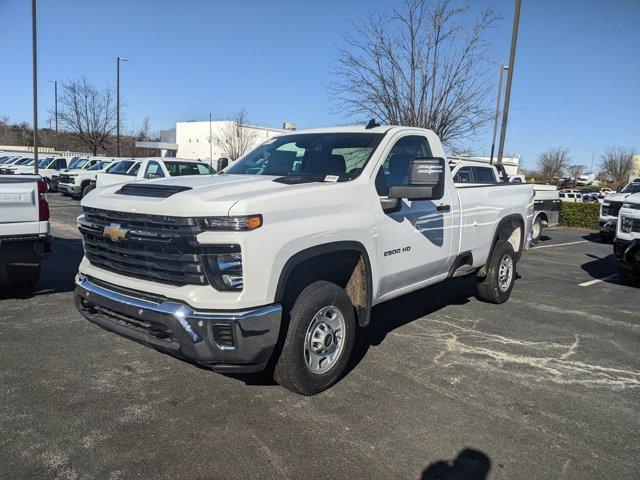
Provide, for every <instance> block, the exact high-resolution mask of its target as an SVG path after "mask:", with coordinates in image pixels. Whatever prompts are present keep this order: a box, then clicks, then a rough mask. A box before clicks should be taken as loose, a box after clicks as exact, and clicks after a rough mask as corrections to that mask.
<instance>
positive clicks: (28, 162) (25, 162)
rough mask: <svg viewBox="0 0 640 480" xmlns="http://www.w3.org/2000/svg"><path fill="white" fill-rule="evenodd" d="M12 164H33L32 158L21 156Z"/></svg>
mask: <svg viewBox="0 0 640 480" xmlns="http://www.w3.org/2000/svg"><path fill="white" fill-rule="evenodd" d="M14 165H33V158H21V159H20V160H18V161H17V162H16V163H14Z"/></svg>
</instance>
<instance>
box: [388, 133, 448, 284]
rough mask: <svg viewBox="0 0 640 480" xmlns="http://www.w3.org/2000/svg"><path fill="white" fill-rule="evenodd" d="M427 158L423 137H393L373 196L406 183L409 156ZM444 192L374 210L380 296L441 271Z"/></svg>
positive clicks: (444, 249)
mask: <svg viewBox="0 0 640 480" xmlns="http://www.w3.org/2000/svg"><path fill="white" fill-rule="evenodd" d="M430 156H431V149H430V148H429V143H428V141H427V138H426V137H423V136H421V135H408V136H404V137H400V138H399V139H397V140H396V141H395V144H394V145H393V146H392V148H391V150H390V151H389V153H388V154H387V156H386V158H385V160H384V162H383V164H382V165H381V166H380V169H379V170H378V173H377V175H376V182H375V184H376V191H377V193H378V196H379V197H380V198H384V197H386V196H387V195H388V193H389V187H391V186H393V185H407V184H409V174H410V169H411V162H412V160H413V159H414V158H416V157H430ZM449 195H450V191H449V189H447V188H445V191H444V196H443V198H441V199H439V200H434V201H431V200H413V201H411V200H407V199H402V200H401V208H400V209H399V210H398V211H394V212H389V213H385V212H384V211H383V210H382V209H380V210H379V213H378V218H377V226H378V260H379V265H380V291H379V295H380V296H382V295H385V294H387V293H391V292H393V291H395V290H399V289H402V288H404V287H408V286H410V285H413V284H416V283H419V282H422V281H424V280H428V279H430V278H433V277H436V276H438V275H440V274H442V273H443V271H444V270H445V266H446V263H447V261H448V259H449V256H450V251H451V244H452V238H451V236H452V228H451V227H452V215H451V207H450V206H451V201H450V198H449Z"/></svg>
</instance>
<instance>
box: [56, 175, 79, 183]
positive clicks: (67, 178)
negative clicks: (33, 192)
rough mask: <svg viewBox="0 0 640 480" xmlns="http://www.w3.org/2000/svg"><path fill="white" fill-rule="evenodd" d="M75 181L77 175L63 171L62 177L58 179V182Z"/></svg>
mask: <svg viewBox="0 0 640 480" xmlns="http://www.w3.org/2000/svg"><path fill="white" fill-rule="evenodd" d="M75 181H76V180H75V177H72V176H71V175H66V174H64V173H62V174H60V179H59V180H58V183H75Z"/></svg>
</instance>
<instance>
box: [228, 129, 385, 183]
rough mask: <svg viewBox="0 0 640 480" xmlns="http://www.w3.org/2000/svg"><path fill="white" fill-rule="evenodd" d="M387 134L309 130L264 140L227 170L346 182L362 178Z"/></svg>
mask: <svg viewBox="0 0 640 480" xmlns="http://www.w3.org/2000/svg"><path fill="white" fill-rule="evenodd" d="M383 136H384V134H379V133H307V134H294V135H283V136H280V137H274V138H271V139H269V140H267V141H266V142H264V143H263V144H262V145H260V146H259V147H257V148H255V149H254V150H252V151H251V152H249V153H247V154H246V155H245V156H243V157H242V158H240V159H239V160H238V161H237V162H236V163H235V164H233V165H232V166H230V167H229V168H227V169H226V170H225V171H224V173H230V174H240V175H274V176H278V177H284V176H292V177H305V178H310V179H317V180H324V179H325V177H327V176H333V177H335V178H333V179H332V180H334V181H335V180H338V181H345V180H353V179H354V178H356V177H358V175H360V173H361V172H362V169H363V168H364V166H365V165H366V164H367V162H368V161H369V159H370V158H371V155H372V154H373V152H374V151H375V149H376V148H377V147H378V145H379V144H380V141H381V140H382V137H383Z"/></svg>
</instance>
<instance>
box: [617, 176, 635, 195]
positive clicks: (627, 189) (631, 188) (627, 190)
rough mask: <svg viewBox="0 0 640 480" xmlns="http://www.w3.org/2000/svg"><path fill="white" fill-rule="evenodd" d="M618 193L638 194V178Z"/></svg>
mask: <svg viewBox="0 0 640 480" xmlns="http://www.w3.org/2000/svg"><path fill="white" fill-rule="evenodd" d="M620 193H640V178H636V179H635V180H633V181H631V182H629V184H628V185H627V186H626V187H624V188H623V189H622V191H621V192H620Z"/></svg>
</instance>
